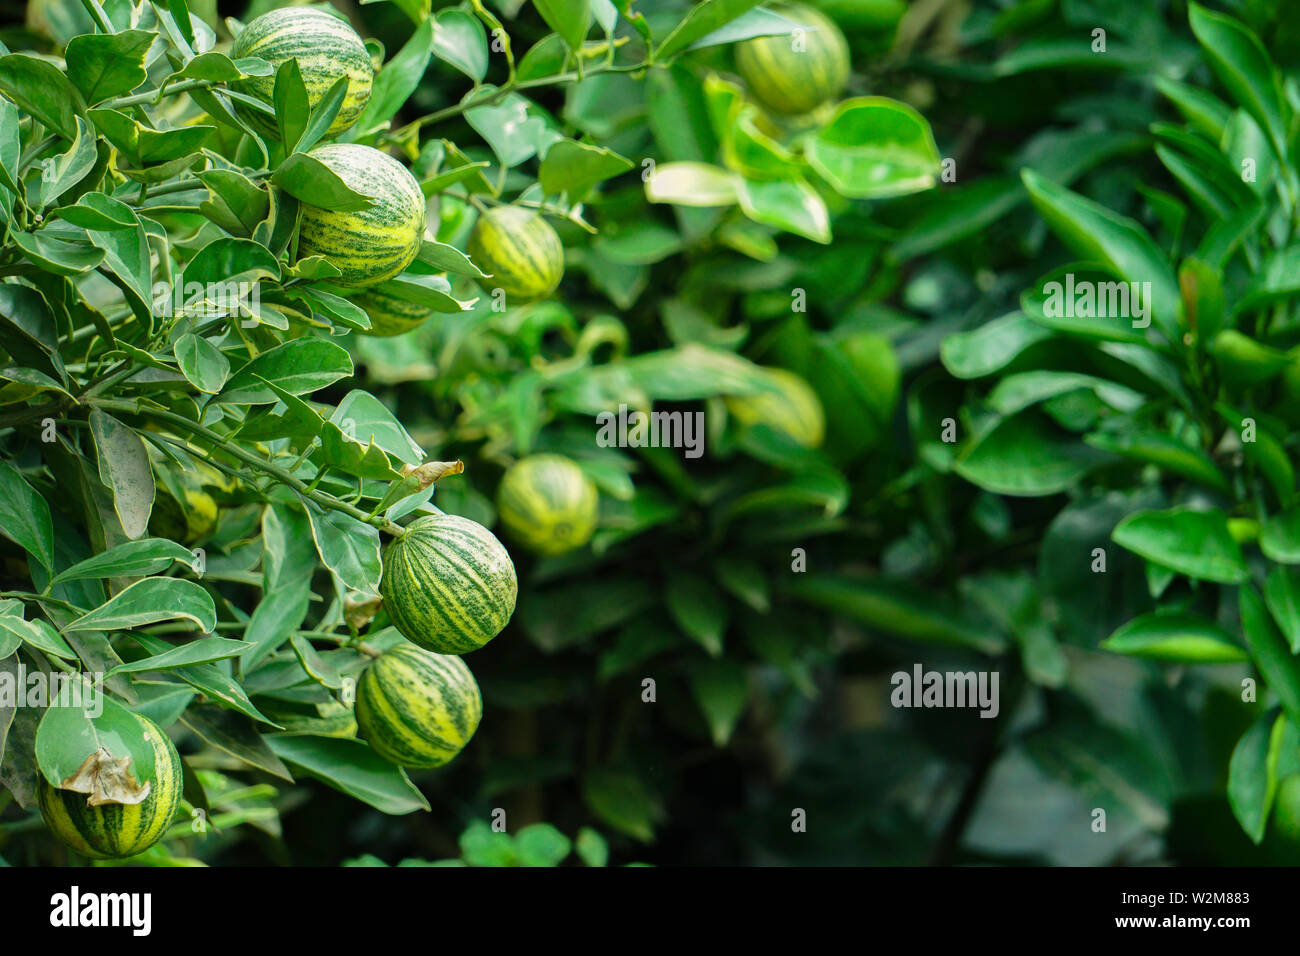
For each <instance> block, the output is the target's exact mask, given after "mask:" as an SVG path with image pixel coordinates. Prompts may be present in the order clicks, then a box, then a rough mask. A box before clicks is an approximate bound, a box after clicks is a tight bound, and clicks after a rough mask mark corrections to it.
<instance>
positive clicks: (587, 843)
mask: <svg viewBox="0 0 1300 956" xmlns="http://www.w3.org/2000/svg"><path fill="white" fill-rule="evenodd" d="M574 848H575V849H576V850H577V853H578V856H580V857H581V858H582V862H583V863H585V864H587V866H604V865H605V864H607V863H608V862H609V843H607V842H606V840H605V838H604V837H603V836H601V835H600V834H599V833H597V832H596V831H595V830H593V829H591V827H583V828H582V829H581V830H579V831H578V839H577V840H576V841H575V844H574Z"/></svg>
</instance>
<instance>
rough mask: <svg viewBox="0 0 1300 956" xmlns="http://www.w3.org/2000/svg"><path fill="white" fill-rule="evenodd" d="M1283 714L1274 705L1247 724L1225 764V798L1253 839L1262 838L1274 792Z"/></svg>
mask: <svg viewBox="0 0 1300 956" xmlns="http://www.w3.org/2000/svg"><path fill="white" fill-rule="evenodd" d="M1285 721H1286V718H1285V717H1282V716H1280V715H1279V714H1278V711H1277V709H1276V708H1274V709H1273V710H1270V711H1269V712H1268V713H1266V714H1264V715H1263V716H1261V717H1260V718H1259V719H1258V720H1256V721H1255V722H1254V723H1253V724H1251V725H1250V729H1248V730H1247V731H1246V732H1245V733H1244V734H1242V735H1241V739H1240V740H1238V741H1237V746H1236V747H1234V748H1233V751H1232V759H1231V761H1230V762H1229V764H1228V802H1229V803H1230V804H1231V805H1232V812H1233V815H1235V816H1236V818H1237V822H1238V823H1240V824H1241V828H1242V829H1243V830H1245V831H1246V835H1247V836H1249V837H1250V838H1251V839H1252V840H1254V841H1255V843H1257V844H1258V843H1261V842H1263V840H1264V832H1265V829H1266V827H1267V825H1268V814H1269V811H1270V810H1271V809H1272V807H1273V798H1274V796H1275V795H1276V794H1277V782H1278V781H1277V761H1278V752H1277V750H1276V748H1275V747H1274V743H1275V741H1276V739H1277V738H1278V736H1279V734H1278V728H1279V726H1280V725H1281V724H1283V723H1285Z"/></svg>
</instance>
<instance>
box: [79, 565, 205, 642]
mask: <svg viewBox="0 0 1300 956" xmlns="http://www.w3.org/2000/svg"><path fill="white" fill-rule="evenodd" d="M174 620H188V621H192V622H193V623H194V625H195V626H196V627H197V628H198V629H199V630H201V631H211V630H213V629H215V628H216V626H217V609H216V605H214V604H213V602H212V595H210V594H209V593H208V592H207V591H205V590H204V589H203V588H201V587H200V586H199V585H197V584H195V583H194V582H193V581H186V580H184V579H182V578H145V579H144V580H142V581H136V582H135V583H134V584H131V585H128V586H127V587H126V588H124V589H123V590H121V591H119V592H118V593H117V594H116V595H114V596H113V597H112V598H110V599H109V600H108V601H107V602H106V603H104V604H101V605H100V606H99V607H97V608H95V610H93V611H91V612H90V613H88V614H83V615H82V616H81V617H79V618H77V619H76V620H75V621H73V622H72V623H71V624H68V625H66V626H65V627H64V628H63V630H64V631H65V632H67V633H72V632H74V631H121V630H130V629H131V628H137V627H143V626H144V625H146V624H154V623H157V622H158V621H174Z"/></svg>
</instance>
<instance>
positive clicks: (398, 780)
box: [267, 735, 429, 816]
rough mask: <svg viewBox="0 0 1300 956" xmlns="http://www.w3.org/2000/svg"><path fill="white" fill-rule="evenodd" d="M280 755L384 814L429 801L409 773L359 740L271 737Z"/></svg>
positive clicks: (412, 808)
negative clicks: (416, 786) (407, 774)
mask: <svg viewBox="0 0 1300 956" xmlns="http://www.w3.org/2000/svg"><path fill="white" fill-rule="evenodd" d="M267 743H268V744H269V745H270V748H271V750H272V751H273V752H274V753H275V755H276V756H277V757H279V758H280V759H281V760H283V761H285V762H286V763H289V764H292V765H293V766H295V767H298V768H300V769H301V770H302V771H303V772H304V773H306V774H307V775H308V776H311V777H315V778H316V779H317V780H320V781H321V782H323V783H325V784H328V785H329V786H331V787H333V788H334V789H335V790H339V791H341V792H342V793H346V794H347V795H348V796H350V797H353V798H355V799H357V800H360V801H361V802H362V803H366V804H369V805H370V806H372V807H374V808H375V809H376V810H379V811H380V812H382V813H388V814H393V815H395V816H396V815H401V814H405V813H413V812H414V811H416V810H428V809H429V802H428V801H427V800H425V798H424V795H423V794H421V793H420V791H419V790H417V789H416V788H415V786H414V784H412V783H411V781H410V780H409V779H408V778H407V776H406V771H404V770H402V769H401V768H400V767H394V766H393V765H392V764H391V763H389V762H388V761H387V760H385V759H384V758H382V757H380V756H379V755H378V754H377V753H375V752H374V751H373V750H371V749H370V748H369V747H368V746H366V745H365V744H363V743H362V742H361V741H359V740H347V739H343V738H339V737H312V736H307V735H303V736H294V737H269V738H267Z"/></svg>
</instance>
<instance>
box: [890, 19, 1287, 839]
mask: <svg viewBox="0 0 1300 956" xmlns="http://www.w3.org/2000/svg"><path fill="white" fill-rule="evenodd" d="M1086 7H1087V5H1083V4H1079V5H1074V6H1073V8H1071V5H1064V4H1063V13H1064V14H1065V22H1064V23H1062V22H1060V21H1057V22H1052V23H1044V22H1039V23H1038V24H1037V26H1038V27H1039V28H1042V30H1043V34H1042V35H1040V36H1036V37H1032V38H1030V39H1028V40H1026V41H1025V42H1023V43H1021V44H1020V45H1018V46H1017V47H1016V48H1015V49H1013V50H1011V51H1009V52H1007V53H1006V54H1005V56H1004V57H1003V59H1002V60H1001V61H999V65H1000V66H1001V69H1002V73H1003V75H1004V76H1014V75H1016V74H1017V73H1018V72H1019V71H1021V70H1023V71H1026V72H1035V71H1038V70H1042V69H1044V68H1045V66H1044V64H1045V63H1046V60H1045V58H1044V57H1043V52H1044V50H1045V49H1048V48H1049V47H1050V45H1051V44H1052V43H1055V44H1056V47H1055V48H1056V49H1058V50H1061V51H1065V50H1073V51H1074V54H1073V55H1074V56H1075V57H1076V58H1077V63H1078V64H1079V66H1080V67H1082V66H1083V64H1084V63H1085V61H1086V59H1087V57H1088V56H1092V57H1093V58H1094V59H1093V61H1092V64H1093V65H1096V64H1097V63H1098V62H1099V61H1101V62H1106V63H1107V65H1108V67H1109V68H1110V69H1111V70H1113V71H1114V72H1115V74H1116V75H1117V76H1118V77H1119V79H1117V80H1114V81H1111V82H1110V84H1109V90H1108V91H1107V92H1105V93H1103V94H1098V92H1097V89H1096V88H1093V89H1091V90H1089V91H1088V93H1087V94H1086V95H1088V96H1091V97H1093V99H1092V100H1091V102H1092V104H1093V105H1094V106H1095V105H1096V104H1097V103H1098V102H1106V101H1107V100H1103V99H1102V96H1107V97H1110V98H1111V99H1110V100H1109V101H1111V102H1118V101H1120V100H1123V101H1125V102H1126V103H1127V104H1128V106H1127V107H1126V109H1127V111H1128V112H1127V115H1125V114H1124V113H1122V112H1121V111H1120V109H1119V107H1118V106H1117V107H1116V111H1115V112H1114V113H1111V114H1109V115H1110V116H1111V117H1112V118H1111V119H1110V121H1109V125H1108V126H1105V127H1098V126H1095V125H1094V126H1092V127H1090V128H1086V129H1085V128H1080V129H1078V130H1075V131H1061V130H1056V131H1053V133H1052V134H1051V136H1052V137H1054V138H1055V139H1056V141H1057V142H1058V143H1060V142H1064V141H1066V140H1067V138H1068V140H1069V141H1072V142H1074V143H1075V144H1076V146H1077V147H1078V149H1077V150H1076V151H1075V153H1074V154H1073V155H1072V156H1062V155H1060V154H1059V153H1057V154H1055V155H1047V154H1046V153H1045V152H1044V151H1042V150H1041V149H1040V150H1037V151H1034V150H1031V149H1030V148H1026V149H1025V151H1024V153H1022V154H1021V155H1022V158H1023V159H1025V160H1026V161H1025V162H1024V166H1025V167H1026V168H1025V169H1024V171H1023V172H1022V174H1021V175H1020V176H1018V177H1015V178H1012V177H1010V176H1005V175H1000V174H998V172H997V171H993V172H994V174H992V175H988V176H985V177H982V178H980V179H979V180H978V181H976V182H974V183H971V184H968V185H966V186H965V187H964V189H965V190H966V192H965V195H966V196H969V197H970V200H971V202H970V204H969V205H967V204H964V203H962V204H958V203H954V204H953V205H952V206H951V207H950V208H949V209H947V210H944V211H943V212H944V213H946V214H947V217H948V218H947V219H946V221H945V219H944V216H943V215H941V214H940V211H939V210H937V209H936V211H935V213H936V214H935V216H934V218H933V220H932V222H931V226H930V228H929V229H928V230H922V229H919V228H918V229H917V230H916V231H914V232H913V233H912V235H913V236H914V237H915V239H914V240H912V241H913V242H914V243H916V244H917V245H918V247H919V248H921V249H931V250H932V249H937V248H941V247H944V246H946V245H947V244H948V243H952V242H955V241H957V240H960V239H961V238H962V237H963V236H967V235H970V234H971V230H974V229H987V228H989V226H990V225H991V224H992V223H993V222H996V221H997V220H998V219H1001V218H1003V217H1007V216H1017V217H1018V216H1021V215H1024V214H1027V213H1028V212H1029V208H1030V207H1029V204H1032V210H1033V211H1034V212H1035V213H1036V214H1037V216H1039V217H1041V220H1042V221H1043V223H1045V225H1046V227H1047V229H1048V230H1050V233H1051V235H1050V236H1048V235H1042V234H1040V236H1039V237H1038V238H1037V240H1036V241H1035V242H1033V243H1032V244H1027V245H1029V247H1030V248H1031V249H1032V251H1033V252H1034V255H1032V256H1024V255H1023V252H1024V251H1025V250H1024V249H1021V250H1017V251H1018V252H1020V253H1021V258H1020V261H1019V262H1017V263H1015V267H1014V268H1015V270H1016V271H1013V272H1011V273H1010V274H1011V275H1013V276H1014V277H1015V279H1016V280H1017V282H1018V285H1019V288H1015V287H1013V288H1006V287H1005V286H1002V285H1001V284H999V285H998V287H997V290H996V292H995V293H994V294H993V295H992V296H990V297H989V298H990V300H991V301H990V302H987V303H985V305H984V309H983V311H982V314H981V315H979V317H978V320H977V321H971V319H970V318H968V319H967V320H966V322H965V324H966V326H967V327H968V330H965V331H958V332H956V334H951V335H949V336H948V337H947V338H946V340H945V341H944V342H943V345H942V362H943V365H944V368H945V369H946V371H947V372H948V373H949V376H945V377H943V378H938V377H935V378H932V379H931V380H930V381H929V382H927V383H925V384H924V386H923V387H922V388H919V389H918V392H917V394H916V397H915V401H916V402H917V404H918V406H919V407H920V408H923V409H924V410H925V411H924V413H923V415H922V416H921V417H920V419H919V422H920V423H921V424H922V426H923V427H922V428H920V429H918V430H917V433H916V436H915V438H916V441H917V443H918V446H919V448H920V450H921V451H922V454H923V455H924V456H925V458H926V460H927V462H928V463H929V465H930V467H931V468H933V469H934V471H935V473H936V479H935V480H939V481H942V482H943V483H944V484H945V486H949V487H956V485H957V484H961V483H969V484H971V485H974V486H976V487H978V488H979V489H982V490H983V493H984V494H988V495H995V496H998V498H999V500H1002V501H1005V502H1008V503H1009V504H1010V510H1009V511H1008V512H1007V514H1008V516H1009V518H1010V519H1011V520H1010V521H1009V522H1008V523H1007V525H1006V526H1005V528H1004V533H1003V534H1002V537H1003V539H1004V540H1007V541H1014V540H1017V539H1019V540H1024V541H1027V542H1031V545H1030V547H1031V553H1030V556H1029V558H1030V560H1028V561H1024V560H1014V559H1013V560H1010V561H1005V562H1003V564H1004V567H1003V572H1002V574H1001V575H1000V576H999V578H998V579H997V580H996V582H995V583H996V585H997V590H995V591H993V592H992V593H995V594H999V595H1001V598H1000V600H1001V601H1002V602H1003V605H1004V606H1005V607H1007V608H1009V609H1012V610H1010V611H1009V613H1010V614H1011V615H1012V617H1013V622H1014V623H1015V625H1016V627H1017V629H1018V631H1019V632H1020V634H1021V635H1022V637H1023V639H1024V640H1025V641H1026V642H1030V641H1033V642H1034V643H1035V645H1036V646H1037V648H1038V653H1037V655H1036V656H1035V657H1031V656H1030V654H1029V653H1028V645H1027V648H1026V654H1025V657H1024V666H1025V669H1026V671H1027V673H1028V674H1029V675H1030V677H1031V678H1034V679H1035V680H1036V681H1037V682H1038V683H1040V684H1044V685H1047V686H1053V687H1056V688H1059V692H1058V694H1057V699H1056V702H1055V703H1054V704H1053V705H1052V709H1053V710H1054V711H1055V713H1054V714H1051V713H1050V712H1049V716H1048V718H1047V719H1046V720H1044V721H1042V722H1041V723H1039V724H1038V725H1037V726H1036V727H1033V728H1032V729H1031V730H1029V731H1028V732H1027V733H1025V734H1023V735H1017V737H1015V738H1013V739H1012V740H1008V741H1004V742H1003V743H1002V744H1001V745H1000V746H1001V747H1003V748H1005V751H1004V752H1006V753H1011V752H1016V753H1027V754H1029V755H1030V757H1031V759H1032V761H1033V762H1034V763H1036V764H1037V765H1038V767H1039V768H1040V769H1041V770H1042V771H1045V776H1046V777H1048V778H1054V779H1056V780H1057V781H1059V782H1062V783H1068V784H1069V785H1071V786H1074V787H1080V788H1081V790H1082V792H1083V793H1084V795H1085V796H1086V797H1087V798H1089V800H1090V804H1091V805H1092V806H1093V807H1094V811H1093V812H1094V813H1095V808H1101V809H1105V810H1106V811H1107V812H1109V813H1111V814H1112V818H1111V819H1112V823H1113V822H1114V819H1115V815H1116V814H1118V816H1119V818H1120V819H1122V820H1124V821H1126V822H1125V823H1124V824H1122V826H1123V828H1124V830H1125V831H1126V832H1128V833H1129V834H1130V835H1131V838H1130V841H1129V847H1130V848H1131V849H1130V852H1136V853H1141V852H1143V851H1140V850H1137V849H1136V847H1137V846H1138V845H1139V844H1140V843H1141V841H1142V837H1141V836H1139V835H1138V834H1140V833H1141V832H1143V831H1145V832H1147V833H1148V834H1152V835H1160V836H1163V837H1165V838H1166V839H1167V840H1168V841H1169V844H1170V846H1171V847H1172V852H1174V853H1176V854H1186V855H1187V856H1188V858H1190V859H1197V860H1202V861H1213V862H1220V861H1224V860H1234V859H1235V860H1256V861H1260V860H1273V861H1278V860H1293V859H1294V854H1295V843H1294V833H1295V830H1296V824H1295V820H1296V816H1295V814H1296V792H1297V789H1300V776H1297V774H1298V773H1300V763H1297V761H1298V760H1300V739H1298V738H1297V736H1296V734H1297V730H1296V727H1297V723H1296V722H1297V720H1298V719H1300V713H1297V700H1300V698H1298V697H1297V691H1298V689H1300V662H1298V661H1297V658H1296V654H1297V652H1298V651H1300V643H1297V640H1296V638H1297V629H1296V623H1295V606H1296V586H1297V579H1296V578H1295V575H1294V571H1293V570H1292V565H1293V564H1294V563H1295V561H1296V560H1297V556H1296V555H1297V552H1296V550H1295V547H1294V544H1295V528H1296V525H1295V519H1294V510H1293V509H1294V506H1295V502H1294V495H1295V476H1294V465H1293V462H1292V458H1293V450H1292V448H1291V445H1292V442H1291V440H1290V438H1289V433H1290V429H1291V428H1292V427H1294V424H1295V420H1294V419H1295V417H1294V412H1293V411H1292V410H1291V405H1292V397H1293V393H1294V386H1295V374H1296V366H1295V353H1294V347H1295V344H1296V341H1297V337H1296V333H1295V322H1294V316H1293V313H1294V297H1295V290H1294V288H1293V284H1292V282H1291V280H1289V279H1287V278H1285V277H1286V276H1288V275H1289V274H1290V267H1289V265H1288V263H1289V262H1290V261H1291V259H1292V258H1293V256H1294V254H1295V250H1294V237H1295V229H1296V226H1295V224H1296V196H1297V193H1296V182H1295V161H1294V153H1293V150H1294V149H1295V136H1294V129H1295V124H1294V105H1293V103H1292V102H1291V100H1289V99H1288V97H1287V96H1286V95H1285V94H1284V93H1283V89H1284V87H1285V81H1284V78H1283V75H1282V71H1281V70H1280V69H1279V68H1278V66H1276V65H1275V63H1274V62H1273V55H1276V56H1285V57H1293V55H1294V53H1293V48H1292V45H1291V44H1290V43H1289V41H1287V39H1286V34H1285V27H1284V24H1282V23H1281V21H1280V20H1278V19H1277V18H1276V17H1272V16H1270V15H1269V13H1268V12H1267V11H1265V10H1262V9H1261V10H1258V11H1255V12H1254V13H1253V14H1252V15H1251V19H1252V25H1251V26H1248V25H1247V24H1246V23H1244V22H1243V21H1242V20H1240V19H1236V18H1234V17H1230V16H1227V15H1224V14H1221V13H1218V12H1215V11H1211V10H1209V9H1206V8H1205V7H1202V6H1200V5H1198V4H1189V5H1188V9H1187V11H1186V13H1185V19H1184V18H1182V17H1174V16H1170V17H1169V18H1165V17H1163V16H1162V15H1161V13H1160V12H1159V11H1157V10H1147V9H1143V10H1137V9H1136V8H1135V9H1134V10H1133V11H1131V14H1130V15H1128V16H1124V17H1120V18H1118V19H1107V20H1104V21H1103V22H1106V23H1108V24H1114V25H1115V26H1116V27H1117V29H1116V30H1115V31H1114V33H1113V34H1112V35H1111V36H1110V37H1108V38H1107V41H1108V42H1109V43H1110V44H1112V45H1111V46H1110V47H1109V48H1108V50H1107V51H1105V52H1102V53H1101V54H1100V55H1099V52H1098V50H1097V49H1096V48H1095V47H1090V46H1089V44H1087V43H1085V42H1083V41H1081V40H1080V39H1079V35H1078V34H1077V33H1076V34H1075V35H1074V36H1073V37H1072V38H1070V39H1067V38H1066V37H1065V36H1064V31H1065V29H1066V28H1067V27H1068V26H1070V25H1075V26H1077V25H1079V24H1080V23H1087V22H1095V21H1089V20H1088V19H1087V18H1088V16H1090V15H1093V16H1095V15H1096V11H1095V10H1092V9H1085V8H1086ZM1072 15H1073V16H1076V17H1077V18H1078V19H1076V20H1074V21H1073V24H1072V23H1071V16H1072ZM1257 31H1260V32H1264V33H1265V34H1266V35H1268V36H1269V37H1270V49H1272V50H1274V51H1275V53H1274V54H1272V55H1271V54H1270V52H1268V51H1266V48H1265V45H1264V43H1262V42H1261V40H1260V38H1259V32H1257ZM1134 43H1149V44H1150V45H1151V46H1153V47H1156V48H1159V49H1160V50H1162V51H1163V52H1162V56H1163V58H1164V59H1163V61H1162V64H1163V67H1164V69H1163V71H1162V75H1159V76H1157V77H1148V78H1147V80H1146V82H1145V83H1144V84H1143V88H1142V95H1141V96H1139V97H1134V96H1133V95H1132V93H1131V86H1132V84H1133V83H1134V78H1135V74H1138V73H1148V72H1149V65H1150V64H1149V62H1148V60H1147V59H1146V58H1145V57H1143V58H1141V59H1138V58H1136V57H1134V56H1133V55H1132V50H1133V44H1134ZM1112 54H1113V55H1115V56H1116V58H1115V59H1114V60H1109V61H1107V59H1106V58H1107V57H1108V56H1110V55H1112ZM1057 62H1058V65H1059V63H1060V61H1059V60H1058V61H1057ZM1103 89H1105V86H1103ZM1125 89H1129V90H1130V91H1129V92H1123V90H1125ZM1058 109H1059V107H1058ZM1066 112H1068V110H1067V111H1066ZM1094 135H1095V136H1099V138H1098V139H1096V140H1093V144H1094V145H1093V148H1088V143H1089V139H1090V137H1092V136H1094ZM1035 152H1037V153H1038V155H1034V153H1035ZM1100 153H1105V156H1104V157H1102V156H1098V154H1100ZM1089 154H1092V156H1093V157H1094V159H1091V160H1088V162H1089V164H1090V165H1095V163H1096V162H1100V163H1102V164H1103V165H1102V167H1101V169H1102V172H1099V173H1097V174H1095V175H1081V174H1086V173H1087V172H1088V168H1087V167H1084V168H1080V167H1079V166H1078V161H1079V160H1080V159H1081V158H1084V157H1088V156H1089ZM1121 169H1122V170H1123V173H1122V174H1119V171H1120V170H1121ZM1107 172H1108V173H1109V174H1107ZM1076 179H1078V180H1079V182H1078V183H1076V182H1075V180H1076ZM1071 186H1073V187H1074V188H1070V187H1071ZM977 197H979V198H978V200H977ZM1053 237H1054V238H1055V240H1056V241H1052V238H1053ZM1044 240H1045V241H1044ZM904 241H905V242H906V241H907V240H904ZM971 254H974V255H976V256H981V255H983V253H981V252H978V251H977V250H975V249H974V248H973V247H972V246H963V244H962V243H960V242H958V243H957V244H956V245H953V246H951V247H950V249H949V255H950V257H951V259H953V260H955V259H957V258H964V257H966V256H968V255H971ZM999 265H1002V264H1001V263H999ZM1026 270H1033V274H1026ZM1121 293H1123V294H1122V295H1121ZM1125 296H1127V298H1124V297H1125ZM1125 303H1127V304H1125ZM990 312H992V314H991V315H990V314H989V313H990ZM953 379H956V380H957V382H956V383H955V382H954V381H953ZM958 383H965V384H958ZM945 421H949V422H951V423H953V424H954V425H955V426H956V429H957V436H956V439H955V440H948V441H946V440H945V439H944V438H943V436H942V427H943V423H944V422H945ZM939 475H943V476H947V477H944V478H939V477H938V476H939ZM961 500H962V499H959V506H960V501H961ZM1049 635H1054V636H1055V638H1059V640H1060V641H1061V645H1062V647H1061V648H1058V649H1057V650H1056V651H1054V652H1050V653H1049V648H1050V646H1051V645H1050V643H1049V642H1050V641H1051V639H1052V638H1051V637H1049ZM1035 674H1037V676H1036V677H1035ZM1103 674H1104V675H1105V677H1104V678H1103V677H1102V676H1101V675H1103ZM1121 686H1122V687H1125V688H1126V690H1125V691H1124V692H1120V691H1119V688H1120V687H1121ZM1178 715H1182V716H1178ZM1139 728H1140V729H1141V732H1139ZM1087 766H1106V767H1108V768H1109V769H1110V771H1111V773H1112V775H1111V776H1110V778H1109V780H1107V779H1094V778H1092V777H1091V775H1090V774H1088V773H1087V772H1086V771H1084V770H1083V768H1085V767H1087ZM1225 793H1226V798H1227V799H1226V800H1225V799H1224V795H1225ZM1229 807H1230V808H1231V814H1232V815H1233V816H1235V819H1236V822H1237V824H1238V825H1239V826H1240V829H1241V831H1244V833H1245V834H1246V835H1247V836H1248V837H1249V838H1250V841H1252V842H1253V843H1254V844H1257V845H1258V844H1262V850H1259V851H1255V850H1253V849H1252V848H1250V847H1249V845H1245V846H1239V845H1238V843H1241V844H1245V841H1244V840H1240V837H1239V835H1238V837H1237V838H1235V839H1234V837H1233V835H1232V834H1231V833H1230V832H1227V826H1225V824H1227V825H1229V826H1230V824H1228V820H1227V818H1228V808H1229ZM1270 821H1271V822H1270ZM1193 833H1194V834H1196V837H1193ZM1211 833H1213V834H1222V836H1215V837H1214V838H1213V839H1212V840H1209V841H1207V840H1206V834H1211ZM985 839H988V835H987V834H986V835H985ZM1208 844H1213V845H1212V846H1211V845H1208ZM1147 852H1150V851H1147ZM1139 858H1140V857H1139Z"/></svg>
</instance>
